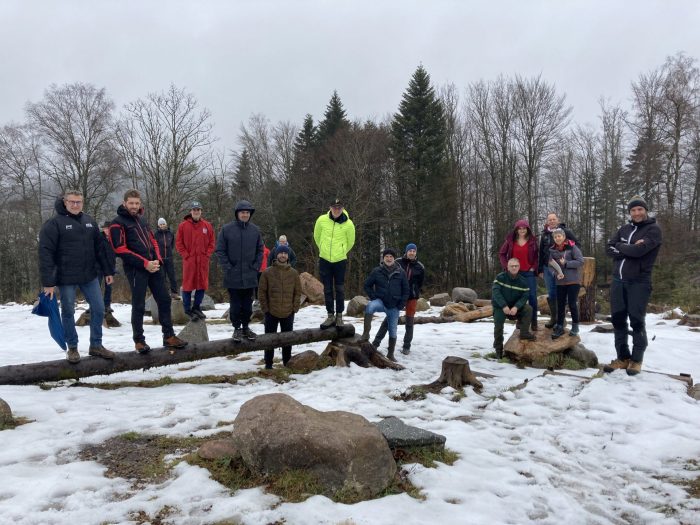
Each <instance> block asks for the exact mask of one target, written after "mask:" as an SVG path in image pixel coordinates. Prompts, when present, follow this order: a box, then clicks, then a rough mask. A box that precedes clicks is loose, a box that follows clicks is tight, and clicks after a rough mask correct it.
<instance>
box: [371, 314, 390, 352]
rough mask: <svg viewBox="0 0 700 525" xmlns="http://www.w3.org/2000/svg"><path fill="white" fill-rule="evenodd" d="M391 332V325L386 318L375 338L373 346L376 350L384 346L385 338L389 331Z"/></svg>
mask: <svg viewBox="0 0 700 525" xmlns="http://www.w3.org/2000/svg"><path fill="white" fill-rule="evenodd" d="M388 330H389V323H387V322H386V317H385V318H384V320H383V321H382V324H381V326H380V327H379V331H378V332H377V335H375V336H374V341H372V346H373V347H374V348H379V345H381V344H382V340H383V339H384V336H385V335H386V333H387V331H388Z"/></svg>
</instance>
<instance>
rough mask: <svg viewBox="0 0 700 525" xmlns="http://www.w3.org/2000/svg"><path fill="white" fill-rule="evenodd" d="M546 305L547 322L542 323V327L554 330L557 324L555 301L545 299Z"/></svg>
mask: <svg viewBox="0 0 700 525" xmlns="http://www.w3.org/2000/svg"><path fill="white" fill-rule="evenodd" d="M547 304H548V305H549V321H547V322H546V323H544V327H545V328H554V326H555V325H556V324H557V300H556V299H550V298H547Z"/></svg>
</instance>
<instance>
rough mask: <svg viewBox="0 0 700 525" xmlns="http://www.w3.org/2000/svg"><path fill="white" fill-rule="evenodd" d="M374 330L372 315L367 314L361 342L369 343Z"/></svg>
mask: <svg viewBox="0 0 700 525" xmlns="http://www.w3.org/2000/svg"><path fill="white" fill-rule="evenodd" d="M371 329H372V314H365V326H364V329H363V331H362V337H360V341H369V332H370V330H371Z"/></svg>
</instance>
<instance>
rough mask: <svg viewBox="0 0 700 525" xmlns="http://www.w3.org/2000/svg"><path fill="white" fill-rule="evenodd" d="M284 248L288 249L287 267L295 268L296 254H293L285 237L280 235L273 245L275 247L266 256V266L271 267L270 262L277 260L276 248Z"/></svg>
mask: <svg viewBox="0 0 700 525" xmlns="http://www.w3.org/2000/svg"><path fill="white" fill-rule="evenodd" d="M283 245H284V246H286V247H287V248H289V265H290V266H291V267H292V268H296V267H297V254H296V253H294V249H293V248H292V247H291V245H290V244H289V241H288V240H287V236H286V235H280V236H279V239H278V240H277V242H276V243H275V247H274V248H273V249H272V250H271V251H270V253H269V255H268V256H267V265H268V266H272V262H273V261H274V260H275V259H276V258H277V248H279V247H280V246H283Z"/></svg>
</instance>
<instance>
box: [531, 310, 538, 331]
mask: <svg viewBox="0 0 700 525" xmlns="http://www.w3.org/2000/svg"><path fill="white" fill-rule="evenodd" d="M539 329H540V327H539V326H538V325H537V312H532V319H531V320H530V330H532V331H533V332H537V330H539Z"/></svg>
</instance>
